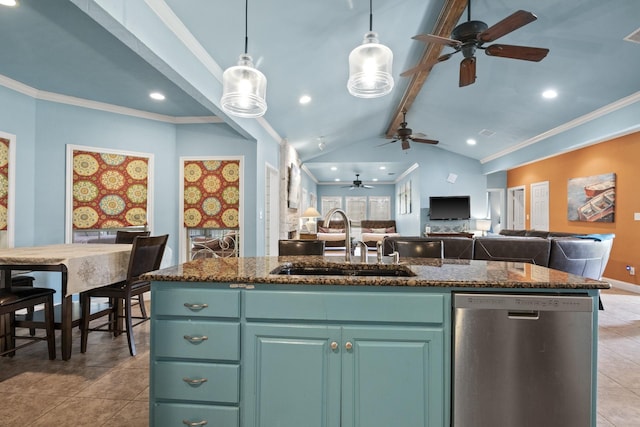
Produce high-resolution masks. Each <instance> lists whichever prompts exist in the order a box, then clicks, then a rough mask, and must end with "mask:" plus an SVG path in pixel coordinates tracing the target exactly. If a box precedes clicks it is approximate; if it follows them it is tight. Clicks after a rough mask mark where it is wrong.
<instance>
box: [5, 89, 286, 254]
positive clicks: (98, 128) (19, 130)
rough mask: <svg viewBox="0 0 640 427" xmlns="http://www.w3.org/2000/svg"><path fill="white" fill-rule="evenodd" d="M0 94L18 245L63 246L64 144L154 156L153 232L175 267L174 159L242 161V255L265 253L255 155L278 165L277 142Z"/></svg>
mask: <svg viewBox="0 0 640 427" xmlns="http://www.w3.org/2000/svg"><path fill="white" fill-rule="evenodd" d="M0 96H1V97H2V99H3V101H4V102H3V103H2V104H1V105H0V130H2V131H3V132H7V133H11V134H14V135H16V182H15V189H16V206H15V212H16V223H15V228H16V230H15V236H16V246H30V245H44V244H54V243H62V242H64V237H65V234H64V233H65V194H66V188H65V186H66V181H65V178H66V166H65V162H66V145H67V144H73V145H83V146H89V147H96V148H109V149H121V150H124V151H134V152H141V153H150V154H153V155H154V162H155V167H154V188H155V194H154V224H153V226H154V229H153V232H154V233H156V234H163V233H168V234H169V235H170V239H169V246H170V247H171V248H173V257H174V260H173V261H174V262H177V255H178V250H177V249H178V241H177V238H178V230H179V228H178V227H179V224H178V217H179V212H178V208H179V203H178V195H179V182H178V177H179V157H180V156H199V155H201V156H216V155H217V156H244V161H245V164H244V190H245V194H246V195H247V196H246V197H245V199H244V200H245V211H244V212H245V217H244V219H245V224H244V225H245V246H244V248H245V255H246V256H254V255H256V254H257V253H261V252H263V246H264V245H263V244H262V245H260V244H259V243H258V242H259V240H260V238H259V237H257V236H259V235H260V234H261V232H262V230H258V229H257V227H256V224H257V221H256V218H257V216H258V214H257V210H258V209H257V203H258V201H259V200H262V201H263V200H264V191H263V188H264V163H263V165H262V166H261V167H258V166H257V157H258V154H260V156H261V157H262V158H265V159H268V160H269V161H270V163H271V164H272V165H273V166H275V167H278V158H277V144H275V147H276V148H275V150H274V148H273V147H274V144H273V143H272V142H263V143H262V144H258V143H256V142H255V141H248V140H246V139H244V138H242V137H240V136H238V134H237V133H235V132H234V131H232V130H231V128H229V127H228V126H227V125H225V124H215V125H211V124H198V125H174V124H170V123H165V122H160V121H155V120H148V119H143V118H136V117H131V116H126V115H121V114H115V113H110V112H104V111H98V110H93V109H88V108H82V107H77V106H71V105H66V104H59V103H54V102H49V101H41V100H34V99H33V98H31V97H30V96H27V95H23V94H20V93H18V92H15V91H13V90H10V89H6V88H4V87H0ZM273 151H276V155H275V156H273V155H271V154H270V153H272V152H273ZM258 194H262V196H261V197H258V196H257V195H258ZM262 235H263V233H262Z"/></svg>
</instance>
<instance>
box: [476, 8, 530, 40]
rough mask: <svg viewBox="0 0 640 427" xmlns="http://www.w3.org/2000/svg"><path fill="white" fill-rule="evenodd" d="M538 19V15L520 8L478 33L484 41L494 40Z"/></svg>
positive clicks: (479, 38)
mask: <svg viewBox="0 0 640 427" xmlns="http://www.w3.org/2000/svg"><path fill="white" fill-rule="evenodd" d="M536 19H538V17H537V16H536V15H534V14H533V13H531V12H527V11H526V10H519V11H517V12H515V13H512V14H511V15H509V16H507V17H506V18H504V19H503V20H502V21H500V22H498V23H497V24H494V25H492V26H491V27H489V28H487V29H486V30H484V31H483V32H481V33H480V34H479V35H478V40H480V41H481V42H483V43H486V42H492V41H494V40H496V39H499V38H500V37H502V36H504V35H505V34H509V33H510V32H512V31H515V30H517V29H518V28H520V27H523V26H525V25H527V24H529V23H531V22H533V21H535V20H536Z"/></svg>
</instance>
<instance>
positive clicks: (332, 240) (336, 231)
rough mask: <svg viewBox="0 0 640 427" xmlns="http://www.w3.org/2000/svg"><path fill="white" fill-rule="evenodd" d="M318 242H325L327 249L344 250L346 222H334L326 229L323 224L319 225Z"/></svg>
mask: <svg viewBox="0 0 640 427" xmlns="http://www.w3.org/2000/svg"><path fill="white" fill-rule="evenodd" d="M317 234H318V236H317V239H318V240H323V241H324V242H325V243H324V246H325V248H344V247H345V246H346V245H345V236H346V233H345V226H344V221H342V220H334V221H330V222H329V226H328V227H325V226H324V225H323V223H322V222H320V223H319V224H318V233H317Z"/></svg>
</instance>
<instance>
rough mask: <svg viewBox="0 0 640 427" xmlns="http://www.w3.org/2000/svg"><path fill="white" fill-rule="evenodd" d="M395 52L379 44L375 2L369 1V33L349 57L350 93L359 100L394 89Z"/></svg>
mask: <svg viewBox="0 0 640 427" xmlns="http://www.w3.org/2000/svg"><path fill="white" fill-rule="evenodd" d="M392 62H393V52H391V49H389V48H388V47H387V46H385V45H383V44H380V43H379V42H378V34H377V33H374V32H373V0H369V32H368V33H366V34H365V35H364V41H363V42H362V44H361V45H360V46H358V47H356V48H355V49H353V50H352V51H351V54H350V55H349V81H348V82H347V88H348V89H349V93H350V94H351V95H353V96H357V97H358V98H377V97H380V96H384V95H386V94H388V93H389V92H391V89H393V76H391V64H392Z"/></svg>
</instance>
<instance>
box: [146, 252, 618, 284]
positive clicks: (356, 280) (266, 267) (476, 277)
mask: <svg viewBox="0 0 640 427" xmlns="http://www.w3.org/2000/svg"><path fill="white" fill-rule="evenodd" d="M385 258H388V257H385ZM356 260H358V261H359V258H358V257H355V258H354V261H352V263H351V264H346V263H345V262H344V259H343V258H342V257H335V256H329V257H322V256H298V257H295V256H287V257H255V258H252V257H246V258H245V257H241V258H206V259H199V260H195V261H190V262H187V263H184V264H180V265H177V266H174V267H169V268H165V269H162V270H157V271H154V272H151V273H148V274H146V275H145V276H144V277H145V278H146V279H148V280H155V281H186V282H233V283H245V284H247V283H251V284H261V283H271V284H295V285H341V286H413V287H418V286H423V287H471V288H537V289H608V288H609V287H610V285H609V284H608V283H607V282H602V281H597V280H592V279H587V278H585V277H581V276H576V275H573V274H569V273H565V272H562V271H558V270H552V269H549V268H545V267H540V266H537V265H533V264H527V263H518V262H500V261H476V260H458V259H442V260H440V259H428V258H404V259H401V262H400V265H399V266H397V265H392V264H389V263H386V264H376V259H375V257H369V264H366V265H365V264H361V263H359V262H358V261H356ZM286 264H293V265H296V266H307V267H320V266H321V267H327V266H330V267H336V268H354V267H359V268H364V269H378V268H379V269H396V268H400V269H405V270H406V269H409V270H410V271H411V272H412V273H413V274H415V275H413V276H411V277H396V276H342V275H336V276H330V275H322V276H321V275H286V274H271V273H270V272H271V271H273V270H274V269H276V268H278V267H280V266H282V265H286Z"/></svg>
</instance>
